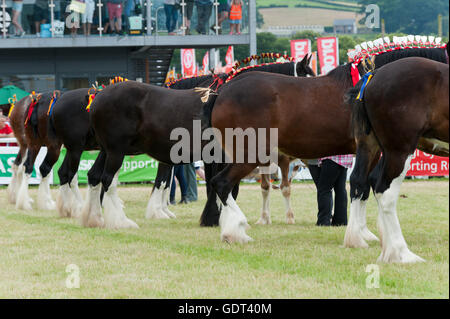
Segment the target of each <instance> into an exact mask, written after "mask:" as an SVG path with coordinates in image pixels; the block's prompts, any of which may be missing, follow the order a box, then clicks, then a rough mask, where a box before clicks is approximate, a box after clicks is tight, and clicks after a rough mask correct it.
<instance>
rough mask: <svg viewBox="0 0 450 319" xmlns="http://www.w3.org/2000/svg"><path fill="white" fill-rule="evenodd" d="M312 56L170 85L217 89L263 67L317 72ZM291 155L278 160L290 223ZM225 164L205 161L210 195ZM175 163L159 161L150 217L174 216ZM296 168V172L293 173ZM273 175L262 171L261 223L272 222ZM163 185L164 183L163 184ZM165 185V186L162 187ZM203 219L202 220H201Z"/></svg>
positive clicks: (303, 73) (276, 70)
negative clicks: (170, 199) (170, 200)
mask: <svg viewBox="0 0 450 319" xmlns="http://www.w3.org/2000/svg"><path fill="white" fill-rule="evenodd" d="M268 55H270V56H272V57H273V56H274V55H275V57H277V56H279V54H261V56H252V57H249V58H246V59H244V60H243V61H241V62H243V63H249V62H250V60H251V59H254V60H260V59H264V58H265V57H266V56H268ZM311 57H312V56H308V55H306V56H305V57H304V58H303V59H302V60H301V61H299V62H298V63H295V62H287V63H263V64H261V65H255V66H248V67H243V68H240V69H237V70H236V72H234V73H231V74H226V73H220V74H217V75H216V76H211V75H208V76H202V77H196V78H187V79H182V80H177V81H174V82H172V83H170V84H168V85H167V86H168V87H169V88H171V89H178V90H180V89H184V90H186V89H193V88H195V87H211V88H212V89H217V87H218V86H219V83H223V82H226V81H230V80H232V79H233V78H235V77H237V76H239V75H241V74H243V73H246V72H250V71H264V72H270V73H279V74H285V75H290V76H301V77H302V76H315V73H314V71H313V70H312V69H311V68H310V67H309V64H310V61H311ZM241 62H237V63H236V67H238V66H240V65H241ZM291 160H292V159H291V158H288V157H285V156H280V158H279V160H278V164H279V166H280V169H281V175H282V179H281V184H280V188H281V192H282V194H283V197H284V199H285V204H286V222H287V223H288V224H293V223H294V214H293V212H292V208H291V203H290V181H289V178H288V173H289V163H290V161H291ZM223 167H224V165H223V164H221V163H205V177H206V186H207V194H208V196H215V193H213V192H211V188H210V183H209V181H210V179H211V178H212V177H213V176H214V175H215V174H217V172H218V171H220V170H221V169H223ZM171 168H172V166H170V165H166V164H164V163H160V166H159V167H158V173H157V177H156V179H155V185H154V187H153V191H152V195H151V198H150V202H149V204H148V206H147V210H146V217H147V218H170V217H172V216H174V214H173V213H172V212H170V210H169V209H168V207H167V196H168V192H169V187H170V182H171V171H169V170H171ZM294 173H295V172H293V174H294ZM270 184H271V183H270V176H269V175H268V174H261V192H262V197H263V205H262V207H263V208H262V212H261V218H260V219H259V220H258V222H257V223H258V224H270V223H271V220H270V211H269V193H270ZM161 185H163V186H164V187H161ZM161 189H162V190H161ZM238 191H239V185H236V186H235V187H234V188H233V196H234V198H236V197H237V194H238ZM208 209H210V210H217V206H216V205H212V206H209V207H208V206H206V207H205V210H208ZM216 214H217V212H209V213H204V214H203V216H211V215H212V216H214V215H216ZM201 223H203V221H201Z"/></svg>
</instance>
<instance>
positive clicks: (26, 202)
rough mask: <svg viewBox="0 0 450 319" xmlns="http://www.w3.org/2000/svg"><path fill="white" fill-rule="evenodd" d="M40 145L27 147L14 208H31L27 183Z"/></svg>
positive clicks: (31, 200)
mask: <svg viewBox="0 0 450 319" xmlns="http://www.w3.org/2000/svg"><path fill="white" fill-rule="evenodd" d="M40 148H41V147H40V146H33V147H30V148H28V152H27V157H26V159H25V164H24V166H25V171H24V173H23V175H22V181H21V184H20V188H19V191H18V193H17V200H16V208H17V209H24V210H31V208H32V207H31V204H32V203H33V199H32V198H31V197H30V195H29V193H28V183H29V181H30V177H31V173H32V172H33V166H34V161H35V160H36V156H37V154H38V152H39V149H40Z"/></svg>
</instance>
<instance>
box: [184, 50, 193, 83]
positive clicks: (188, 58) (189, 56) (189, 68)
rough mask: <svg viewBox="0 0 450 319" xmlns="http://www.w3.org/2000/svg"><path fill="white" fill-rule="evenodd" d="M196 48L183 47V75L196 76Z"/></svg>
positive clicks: (187, 76)
mask: <svg viewBox="0 0 450 319" xmlns="http://www.w3.org/2000/svg"><path fill="white" fill-rule="evenodd" d="M195 66H196V62H195V49H181V73H182V75H183V77H186V78H189V77H193V76H195V69H196V68H195Z"/></svg>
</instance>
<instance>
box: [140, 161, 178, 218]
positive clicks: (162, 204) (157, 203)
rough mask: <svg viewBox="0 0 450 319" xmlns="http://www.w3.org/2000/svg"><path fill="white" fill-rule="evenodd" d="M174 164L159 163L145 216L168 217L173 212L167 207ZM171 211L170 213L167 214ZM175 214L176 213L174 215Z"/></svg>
mask: <svg viewBox="0 0 450 319" xmlns="http://www.w3.org/2000/svg"><path fill="white" fill-rule="evenodd" d="M172 172H173V166H172V165H167V164H164V163H159V165H158V173H157V174H156V179H155V184H154V185H153V190H152V194H151V195H150V200H149V201H148V204H147V209H146V212H145V218H155V219H167V218H170V217H171V216H170V214H171V215H173V213H172V212H170V211H169V209H168V208H167V189H170V182H171V180H172V179H171V178H172ZM167 212H170V214H167ZM173 216H175V215H173Z"/></svg>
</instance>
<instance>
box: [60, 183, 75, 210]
mask: <svg viewBox="0 0 450 319" xmlns="http://www.w3.org/2000/svg"><path fill="white" fill-rule="evenodd" d="M73 200H74V198H73V194H72V191H71V190H70V186H69V184H67V183H66V184H63V185H61V186H60V187H59V193H58V196H57V198H56V208H57V210H58V213H59V216H60V217H62V218H70V217H71V216H72V205H73Z"/></svg>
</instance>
